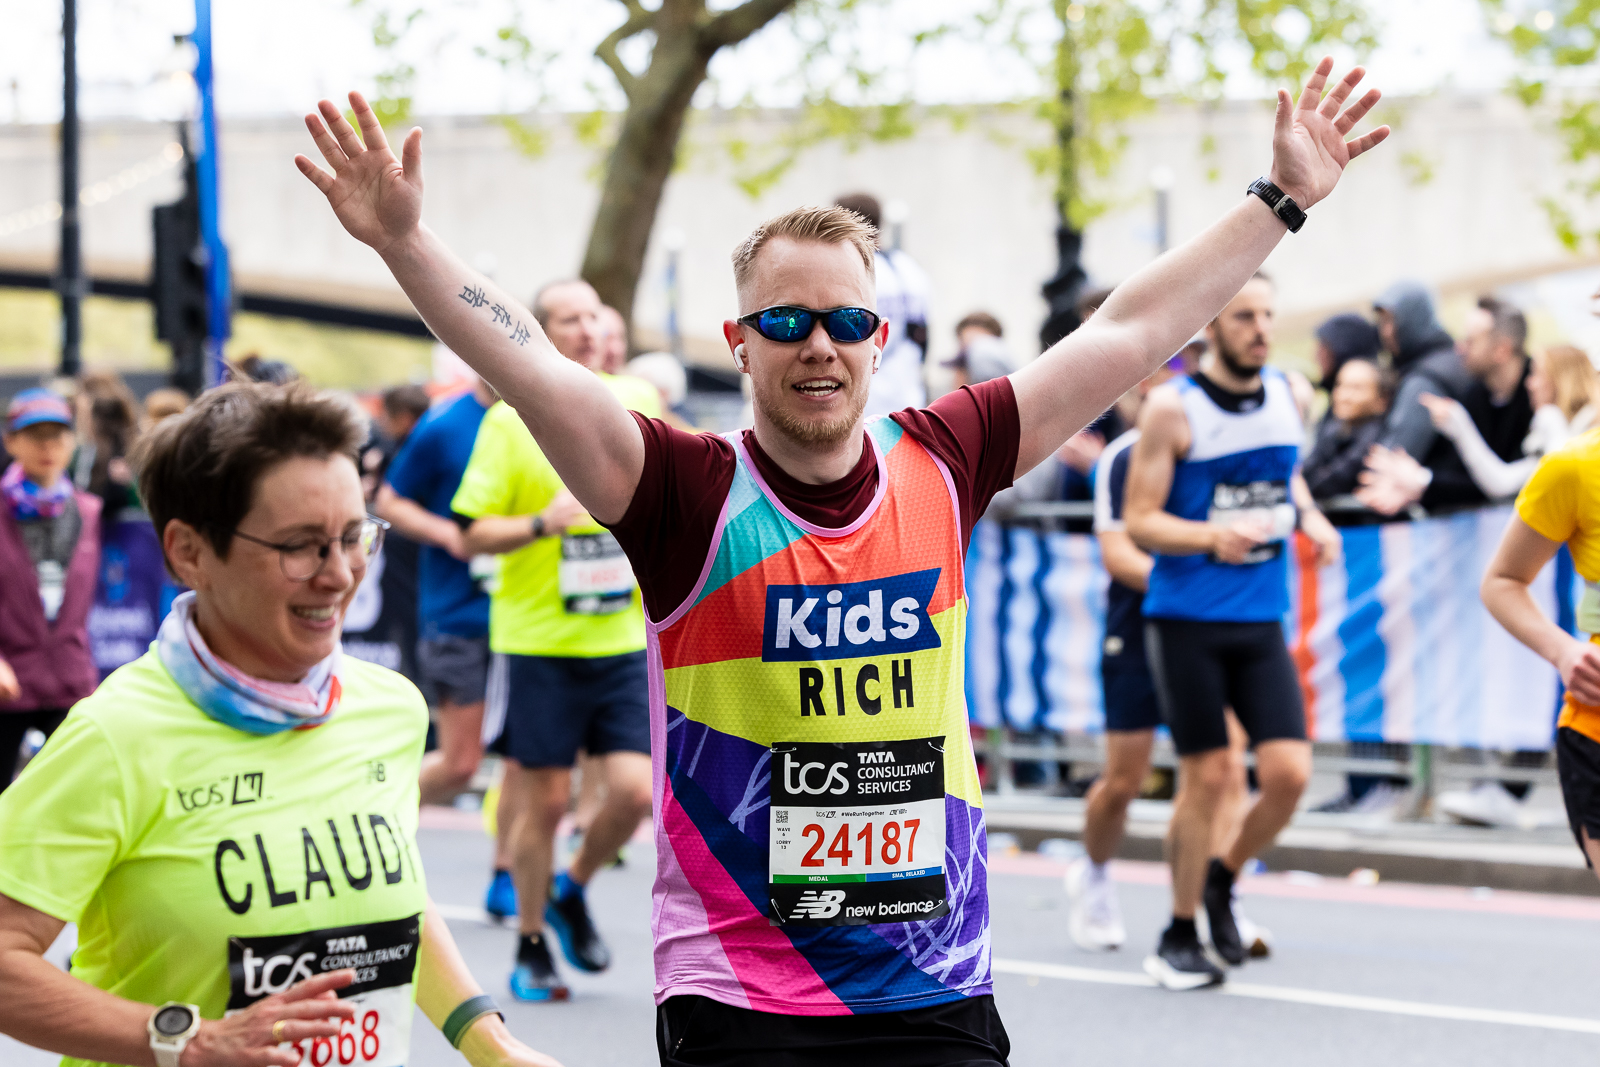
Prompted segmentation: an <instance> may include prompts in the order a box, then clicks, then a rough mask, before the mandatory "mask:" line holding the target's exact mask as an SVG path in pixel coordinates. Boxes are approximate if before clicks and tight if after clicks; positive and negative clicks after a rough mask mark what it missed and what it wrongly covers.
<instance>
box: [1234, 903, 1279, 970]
mask: <svg viewBox="0 0 1600 1067" xmlns="http://www.w3.org/2000/svg"><path fill="white" fill-rule="evenodd" d="M1233 924H1234V925H1235V926H1237V927H1238V928H1239V940H1240V941H1241V942H1243V943H1244V948H1245V951H1246V952H1248V953H1249V954H1250V958H1251V959H1255V960H1264V959H1266V958H1267V957H1268V956H1270V955H1272V931H1271V930H1268V929H1267V928H1266V927H1265V926H1257V925H1256V924H1255V922H1254V921H1253V920H1252V919H1251V918H1250V916H1248V915H1246V914H1245V913H1244V909H1243V908H1241V907H1239V898H1238V897H1235V898H1234V899H1233Z"/></svg>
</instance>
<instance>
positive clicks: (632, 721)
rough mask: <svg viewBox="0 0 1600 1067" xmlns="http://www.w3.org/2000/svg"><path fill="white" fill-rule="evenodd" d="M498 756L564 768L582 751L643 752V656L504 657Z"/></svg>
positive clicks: (646, 728)
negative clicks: (502, 747) (502, 721)
mask: <svg viewBox="0 0 1600 1067" xmlns="http://www.w3.org/2000/svg"><path fill="white" fill-rule="evenodd" d="M506 671H507V677H506V682H507V693H506V724H505V734H504V737H503V741H504V745H505V753H506V755H507V756H509V757H510V758H512V759H514V760H516V761H517V762H518V763H520V764H522V765H523V766H524V767H571V766H574V765H575V764H576V763H577V762H578V750H579V749H580V748H581V749H583V750H584V751H586V752H588V753H589V755H591V756H602V755H605V754H606V753H608V752H642V753H644V754H645V755H649V754H650V685H649V680H648V676H647V675H646V673H645V671H646V668H645V654H644V652H643V650H640V651H638V652H625V653H623V654H622V655H620V656H596V657H593V658H583V657H577V656H570V657H568V656H516V655H508V656H507V657H506Z"/></svg>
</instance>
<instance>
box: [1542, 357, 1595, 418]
mask: <svg viewBox="0 0 1600 1067" xmlns="http://www.w3.org/2000/svg"><path fill="white" fill-rule="evenodd" d="M1539 362H1540V363H1542V364H1544V368H1543V369H1544V373H1545V376H1546V377H1547V378H1549V379H1550V385H1551V387H1552V388H1553V389H1554V390H1555V394H1556V407H1558V408H1560V409H1561V414H1563V415H1565V416H1566V417H1567V421H1568V422H1571V421H1572V419H1573V417H1574V416H1576V415H1577V414H1578V412H1580V411H1582V410H1583V408H1584V406H1585V405H1586V404H1594V405H1595V406H1596V407H1600V375H1597V374H1596V373H1595V369H1594V364H1593V363H1591V362H1590V361H1589V355H1588V353H1586V352H1585V351H1584V350H1583V349H1581V348H1578V347H1576V346H1574V345H1551V346H1549V347H1548V348H1546V349H1545V350H1544V351H1543V352H1541V353H1540V354H1539Z"/></svg>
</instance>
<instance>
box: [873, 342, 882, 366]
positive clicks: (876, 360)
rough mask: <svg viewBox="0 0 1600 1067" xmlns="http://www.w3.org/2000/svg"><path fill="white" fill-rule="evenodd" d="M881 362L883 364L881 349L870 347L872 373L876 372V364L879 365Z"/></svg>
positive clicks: (875, 346)
mask: <svg viewBox="0 0 1600 1067" xmlns="http://www.w3.org/2000/svg"><path fill="white" fill-rule="evenodd" d="M882 362H883V349H881V348H879V347H878V346H877V345H873V346H872V369H873V371H877V369H878V364H880V363H882Z"/></svg>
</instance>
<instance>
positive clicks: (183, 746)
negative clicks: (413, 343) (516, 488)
mask: <svg viewBox="0 0 1600 1067" xmlns="http://www.w3.org/2000/svg"><path fill="white" fill-rule="evenodd" d="M365 436H366V430H365V427H364V425H363V424H362V420H361V418H360V416H359V414H357V413H356V412H355V411H354V409H353V408H352V407H351V406H350V404H349V403H348V401H344V400H339V399H337V398H333V397H328V396H323V395H319V394H317V393H315V392H313V391H312V390H310V389H309V388H308V387H306V386H304V385H291V386H287V387H280V386H265V385H233V386H227V387H224V388H222V389H219V390H216V391H214V392H212V393H210V394H208V395H207V396H205V397H202V398H201V399H200V400H199V401H198V402H197V403H196V405H195V406H194V407H193V408H191V409H190V411H189V412H188V413H186V414H185V415H183V416H181V417H178V418H174V419H172V420H169V421H168V422H167V423H165V424H163V426H162V427H161V428H160V429H159V430H157V431H155V432H154V433H153V434H152V436H151V438H150V439H149V440H148V442H147V445H146V448H145V453H144V455H143V457H142V459H141V482H140V490H141V493H142V495H143V498H144V500H145V501H146V502H147V505H148V507H149V509H150V512H151V515H152V516H153V518H154V520H155V523H156V527H157V529H160V530H161V531H162V532H163V538H162V545H163V549H164V552H165V554H166V559H167V562H168V566H169V567H170V568H171V569H172V570H173V573H174V574H175V575H176V576H177V578H178V579H179V580H180V581H182V582H183V583H184V584H185V585H187V586H189V587H190V588H191V589H193V590H195V591H194V592H192V593H185V594H184V595H183V596H181V597H179V599H178V601H177V602H176V603H175V604H174V606H173V611H172V613H171V614H170V615H169V616H168V617H167V619H166V620H165V622H164V623H163V624H162V628H161V631H160V634H159V636H158V638H157V640H156V643H155V644H154V645H153V646H152V648H151V650H150V652H148V653H147V654H145V655H144V656H142V657H140V658H139V659H138V660H136V661H135V662H133V663H131V664H129V665H127V666H126V667H123V668H122V669H120V670H118V671H117V672H116V673H114V674H113V675H112V676H111V677H110V678H108V679H107V680H106V681H105V682H104V683H103V684H102V685H101V686H100V688H99V690H98V691H96V692H95V693H94V694H93V695H92V696H90V697H88V698H86V699H85V700H83V701H81V702H80V703H79V704H78V705H77V706H76V707H75V708H74V709H73V710H72V712H71V714H69V715H68V717H67V720H66V722H65V724H63V726H62V728H61V729H60V730H59V731H58V732H57V733H56V735H55V736H54V737H53V738H52V739H51V740H50V742H49V743H48V744H47V745H46V746H45V748H44V750H43V751H42V752H41V753H40V754H39V756H38V757H37V758H36V759H35V760H34V761H33V762H32V763H31V764H30V765H29V766H28V768H27V769H26V771H24V773H23V774H22V776H21V777H20V778H19V779H18V780H17V782H16V784H15V785H14V786H13V787H12V788H11V789H8V790H7V791H6V792H5V794H4V795H3V796H0V989H4V990H6V995H5V996H4V997H3V998H0V1032H4V1033H6V1034H9V1035H10V1036H12V1037H15V1038H17V1039H18V1040H21V1041H24V1042H26V1043H28V1044H32V1045H36V1046H38V1047H41V1048H46V1049H51V1050H53V1051H57V1052H62V1053H64V1054H65V1055H66V1056H67V1059H66V1060H65V1061H64V1062H65V1063H66V1064H71V1065H80V1064H81V1065H87V1064H92V1063H149V1062H150V1061H151V1059H152V1057H153V1058H154V1060H155V1062H156V1063H157V1064H158V1065H159V1067H180V1064H181V1067H233V1065H235V1064H238V1063H243V1062H249V1063H264V1064H279V1065H282V1067H295V1065H299V1064H311V1065H313V1067H328V1065H329V1064H331V1063H333V1062H337V1063H339V1064H341V1067H352V1065H355V1067H404V1065H405V1063H406V1062H407V1058H408V1053H409V1046H410V1034H411V1015H412V1004H413V1002H414V1001H415V1002H416V1003H418V1004H420V1005H421V1007H422V1009H423V1011H424V1013H425V1014H427V1015H428V1017H429V1018H430V1019H432V1020H433V1021H434V1022H435V1023H437V1024H439V1025H440V1026H441V1028H442V1029H443V1030H445V1032H446V1036H449V1037H451V1038H452V1040H453V1041H454V1042H455V1043H457V1045H458V1047H460V1048H462V1049H463V1051H464V1052H465V1053H466V1055H467V1057H468V1059H469V1060H470V1061H471V1062H473V1063H475V1064H479V1065H483V1067H489V1065H494V1067H501V1065H505V1067H512V1065H515V1067H522V1065H533V1064H550V1063H551V1062H552V1061H551V1060H549V1059H548V1058H546V1057H543V1056H540V1055H539V1054H537V1053H535V1052H533V1051H532V1050H530V1049H528V1048H527V1047H526V1046H523V1045H522V1044H521V1043H520V1042H517V1041H516V1040H515V1039H514V1038H512V1037H511V1036H510V1034H509V1032H507V1031H506V1029H505V1025H504V1023H503V1021H500V1020H498V1019H487V1020H486V1018H485V1017H486V1014H492V1013H493V1012H494V1010H495V1009H494V1008H493V1005H492V1002H489V1003H486V1002H485V1000H486V998H485V999H477V998H479V997H480V996H481V990H480V989H479V988H478V986H477V985H476V983H474V981H473V979H472V977H471V975H470V974H468V973H467V971H466V968H465V966H464V965H463V964H462V962H461V959H460V956H459V954H458V953H457V952H456V950H455V946H454V943H453V941H452V940H451V938H450V933H449V930H448V928H447V927H446V926H445V925H444V924H443V922H442V921H441V920H440V919H439V917H438V914H437V912H436V911H434V909H433V907H432V905H431V904H430V903H429V900H428V895H427V890H426V887H425V885H424V882H423V874H422V868H421V865H420V862H419V857H418V855H417V848H416V824H417V819H416V811H417V771H418V767H419V764H420V762H421V756H422V748H423V738H424V734H425V732H426V729H427V709H426V708H425V706H424V704H423V701H422V697H421V694H419V693H418V692H417V690H416V688H415V687H414V686H412V684H411V683H410V682H408V681H406V680H405V679H403V678H402V677H400V676H399V675H397V674H395V673H393V672H392V671H388V670H385V669H383V668H381V667H376V666H373V665H371V664H366V663H362V662H360V661H357V660H351V659H343V658H341V656H340V655H339V651H338V649H339V632H340V623H341V620H342V618H343V614H344V611H345V609H346V608H347V607H348V606H349V603H350V600H351V599H352V597H353V596H354V594H355V590H356V588H357V586H358V585H359V584H360V581H361V578H362V577H363V575H364V574H365V573H366V566H367V560H368V558H369V557H370V556H371V554H372V553H374V552H376V551H377V549H378V547H379V546H380V545H381V544H382V534H383V526H382V523H381V522H380V521H379V520H376V519H372V518H370V517H368V516H366V515H365V514H364V511H363V508H362V496H361V485H360V478H359V475H358V473H357V469H356V465H355V462H354V455H355V452H356V449H357V448H358V447H359V445H360V444H361V442H362V441H363V440H364V439H365ZM68 922H75V923H77V924H78V928H79V942H78V947H77V950H76V951H75V952H74V953H73V957H72V972H71V975H70V976H68V975H65V974H62V973H61V972H60V971H59V970H57V969H56V968H55V967H54V966H52V965H51V964H50V963H48V962H46V961H45V960H44V959H43V958H42V957H43V953H44V951H45V950H46V949H47V948H48V947H49V946H50V944H51V943H52V942H53V941H54V940H55V938H56V936H57V935H58V934H59V933H60V931H61V929H62V927H63V926H64V925H65V924H66V923H68ZM152 1006H154V1009H152ZM458 1007H460V1009H461V1010H460V1011H457V1009H458ZM468 1027H470V1029H469V1028H468Z"/></svg>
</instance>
